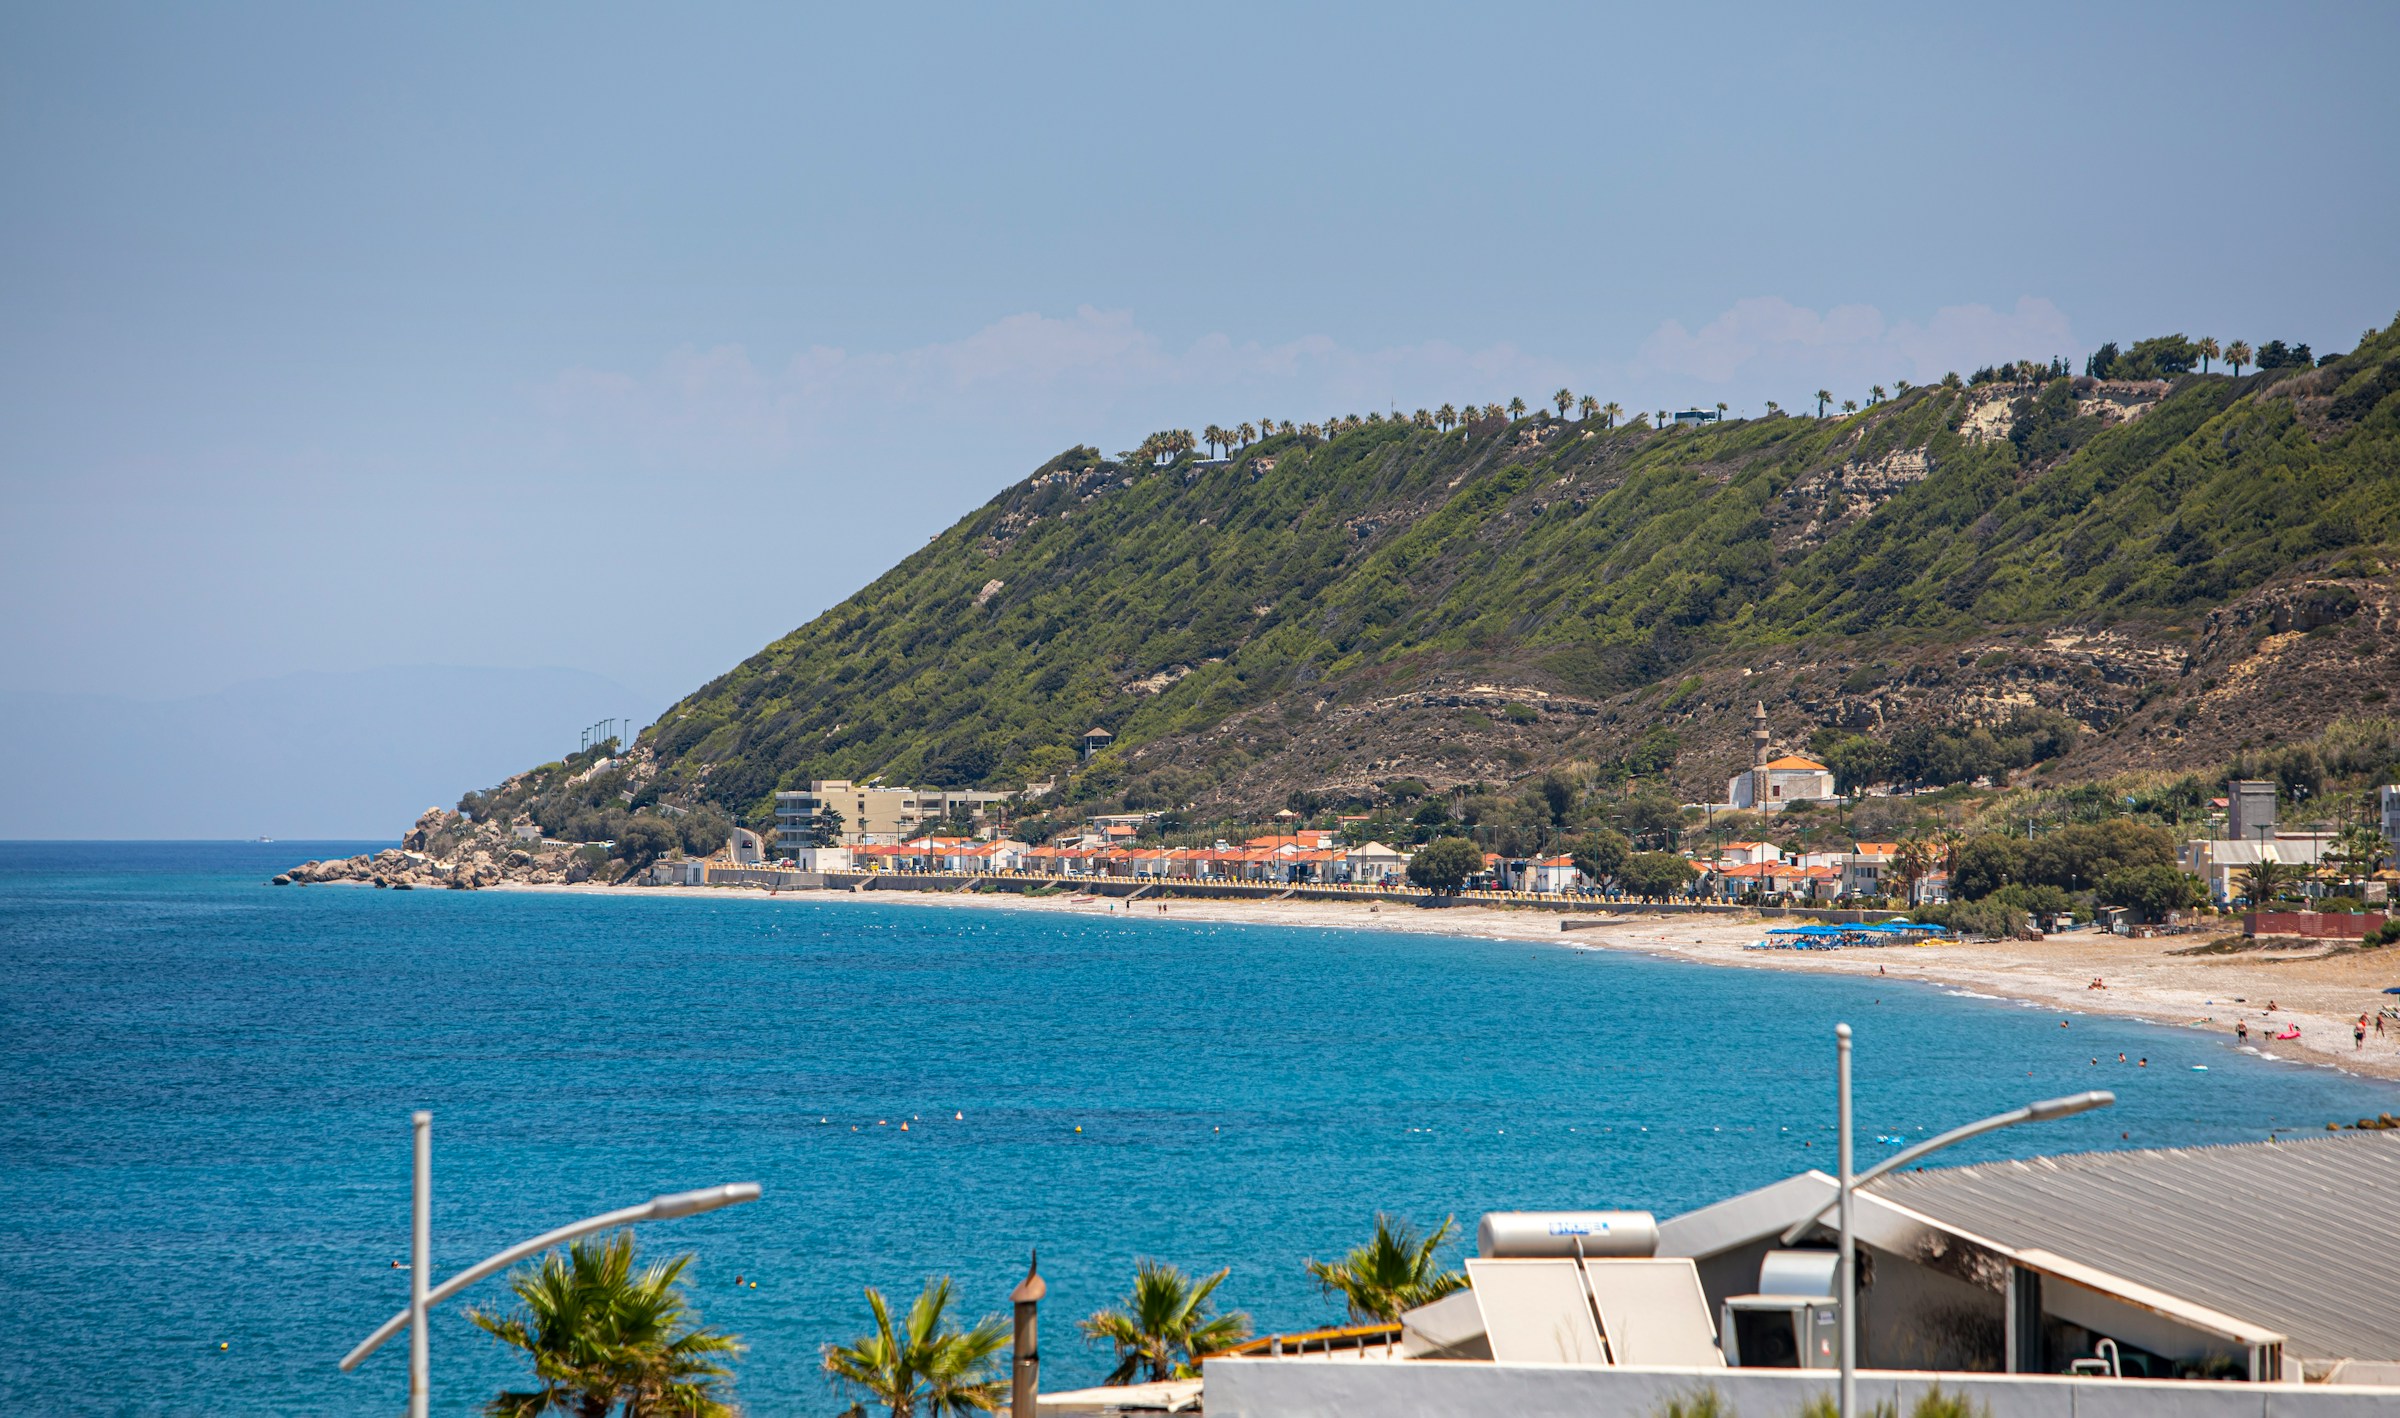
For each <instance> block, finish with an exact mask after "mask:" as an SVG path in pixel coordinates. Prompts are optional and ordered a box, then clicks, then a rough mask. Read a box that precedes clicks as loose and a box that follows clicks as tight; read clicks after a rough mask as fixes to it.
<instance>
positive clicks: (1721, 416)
mask: <svg viewBox="0 0 2400 1418" xmlns="http://www.w3.org/2000/svg"><path fill="white" fill-rule="evenodd" d="M1732 407H1733V405H1731V404H1728V403H1726V402H1725V401H1724V400H1723V399H1719V400H1717V422H1719V423H1723V422H1724V421H1725V411H1726V410H1727V409H1730V408H1732Z"/></svg>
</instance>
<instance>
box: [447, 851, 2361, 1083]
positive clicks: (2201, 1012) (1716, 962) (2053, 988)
mask: <svg viewBox="0 0 2400 1418" xmlns="http://www.w3.org/2000/svg"><path fill="white" fill-rule="evenodd" d="M482 889H483V890H487V891H539V892H564V893H575V894H595V893H605V894H608V895H612V896H616V895H626V894H631V895H636V896H651V895H668V896H673V897H676V898H679V899H682V898H689V899H695V900H722V899H740V900H760V901H772V900H782V899H785V898H796V899H801V900H828V901H830V900H853V901H874V902H877V903H879V904H886V905H892V904H911V905H920V906H927V907H948V908H950V909H954V910H998V911H1051V912H1064V913H1067V914H1076V915H1090V916H1116V917H1122V918H1128V919H1140V918H1143V917H1159V918H1161V919H1166V920H1182V921H1202V922H1208V923H1211V924H1228V925H1272V926H1303V927H1311V928H1317V929H1331V930H1375V931H1392V932H1409V933H1414V934H1423V935H1448V936H1469V937H1477V938H1481V939H1487V940H1518V941H1531V942H1538V943H1546V944H1552V945H1558V946H1561V947H1564V948H1566V949H1570V950H1604V951H1627V952H1631V953H1636V954H1643V955H1650V956H1654V957H1658V958H1662V959H1672V960H1683V961H1689V962H1692V963H1695V964H1702V965H1710V966H1715V967H1718V968H1725V969H1755V970H1777V971H1785V972H1790V973H1798V974H1826V975H1853V976H1863V977H1866V978H1868V979H1877V978H1886V979H1893V980H1913V981H1916V982H1919V983H1923V984H1931V985H1936V986H1944V987H1948V988H1950V989H1953V990H1958V991H1963V992H1964V993H1966V994H1968V995H1970V996H1980V997H1983V998H1986V999H1991V1000H1994V1001H2001V1000H2007V1001H2014V1002H2016V1003H2019V1004H2023V1005H2031V1006H2039V1007H2042V1008H2047V1009H2055V1010H2058V1011H2060V1012H2061V1013H2062V1014H2067V1015H2075V1014H2087V1015H2107V1016H2111V1017H2114V1018H2121V1019H2133V1020H2138V1021H2140V1022H2143V1023H2148V1024H2157V1025H2163V1026H2169V1027H2175V1028H2186V1029H2193V1028H2197V1029H2206V1030H2208V1031H2209V1032H2212V1033H2221V1034H2223V1035H2225V1036H2227V1040H2228V1042H2229V1043H2230V1042H2231V1040H2232V1035H2233V1033H2234V1026H2235V1023H2236V1021H2237V1020H2244V1021H2247V1022H2248V1024H2249V1026H2250V1043H2249V1047H2248V1051H2249V1052H2251V1053H2252V1054H2254V1055H2255V1056H2257V1057H2259V1058H2261V1059H2262V1060H2266V1061H2270V1062H2282V1063H2293V1064H2306V1065H2314V1066H2317V1067H2321V1068H2334V1069H2338V1070H2341V1071H2343V1072H2347V1073H2353V1074H2357V1075H2360V1076H2362V1077H2369V1078H2378V1079H2384V1080H2400V1020H2391V1019H2387V1020H2385V1021H2384V1028H2385V1032H2384V1033H2383V1034H2381V1035H2378V1034H2376V1033H2375V1031H2374V1027H2373V1018H2374V1015H2375V1011H2376V1010H2378V1009H2380V1008H2384V1007H2387V1006H2389V1007H2400V996H2387V995H2384V994H2381V993H2380V991H2381V990H2382V989H2383V988H2384V987H2386V986H2391V985H2400V947H2395V948H2391V949H2384V950H2375V951H2360V950H2355V949H2352V950H2349V951H2347V952H2343V953H2333V954H2327V953H2325V952H2323V951H2319V950H2310V951H2306V952H2301V953H2297V954H2293V953H2276V952H2268V951H2245V952H2241V953H2238V954H2229V955H2219V956H2176V955H2171V954H2169V952H2170V951H2172V950H2177V949H2187V948H2189V947H2190V946H2192V945H2196V944H2199V943H2200V942H2199V941H2197V940H2195V939H2194V938H2193V937H2190V936H2182V937H2166V938H2162V939H2154V940H2131V939H2125V938H2122V937H2117V936H2110V935H2105V934H2102V933H2100V932H2096V931H2076V932H2070V933H2068V934H2066V935H2059V936H2051V937H2049V938H2048V939H2046V940H2039V941H1985V942H1957V943H1952V942H1940V943H1934V944H1927V945H1894V946H1886V947H1882V948H1879V949H1867V950H1827V951H1801V950H1747V949H1744V947H1746V946H1748V945H1751V944H1753V943H1755V942H1756V941H1757V940H1758V939H1759V937H1760V936H1761V935H1762V933H1763V932H1764V930H1765V929H1766V926H1765V923H1764V922H1763V921H1762V920H1759V919H1741V918H1736V919H1732V920H1726V919H1723V918H1715V917H1705V918H1704V917H1689V916H1663V915H1662V916H1622V917H1614V918H1611V919H1608V920H1606V921H1605V922H1603V923H1601V924H1597V925H1592V926H1586V927H1583V928H1580V929H1577V930H1573V931H1567V930H1563V929H1562V928H1561V922H1562V921H1563V920H1564V919H1566V917H1564V916H1562V915H1561V914H1560V913H1558V912H1555V911H1548V910H1539V911H1537V910H1533V909H1528V908H1515V909H1511V908H1508V907H1501V906H1487V905H1458V906H1447V907H1442V908H1440V909H1427V908H1424V907H1420V906H1417V905H1414V904H1413V903H1410V902H1404V901H1357V902H1351V901H1254V900H1224V899H1202V898H1189V897H1169V898H1167V899H1166V901H1165V905H1166V911H1165V912H1164V913H1163V916H1162V915H1161V913H1160V912H1158V911H1157V910H1155V909H1154V907H1155V906H1156V905H1157V904H1158V902H1157V900H1156V899H1155V898H1153V899H1151V900H1145V901H1142V902H1138V903H1133V906H1132V909H1131V910H1126V909H1123V908H1124V907H1125V905H1126V903H1124V902H1121V901H1116V900H1112V899H1110V898H1106V897H1102V898H1099V899H1096V900H1092V901H1088V902H1076V901H1075V900H1074V899H1073V898H1072V897H1070V896H1048V897H1027V896H1023V895H1019V894H1017V893H1014V892H993V893H977V892H959V891H892V892H849V891H832V890H805V889H803V890H792V891H770V890H767V889H766V888H763V887H747V886H716V887H635V888H626V887H612V886H600V885H594V884H591V883H579V884H576V885H565V884H556V885H535V884H531V883H519V882H509V883H504V884H501V885H497V886H490V887H485V888H482ZM2095 979H2097V980H2100V981H2102V982H2103V983H2104V984H2105V986H2106V987H2105V988H2103V989H2097V990H2095V989H2092V988H2090V985H2091V982H2092V981H2093V980H2095ZM2269 1002H2273V1003H2274V1004H2276V1005H2277V1008H2276V1009H2275V1010H2274V1011H2273V1012H2272V1013H2269V1012H2268V1009H2267V1005H2268V1003H2269ZM2362 1012H2363V1013H2365V1014H2366V1015H2368V1016H2369V1025H2368V1031H2367V1039H2366V1047H2365V1048H2363V1049H2354V1048H2353V1047H2352V1039H2351V1025H2352V1023H2353V1022H2354V1021H2355V1020H2356V1019H2357V1018H2358V1016H2359V1015H2360V1014H2361V1013H2362ZM2290 1024H2297V1025H2299V1027H2300V1031H2301V1033H2300V1038H2299V1039H2298V1040H2294V1041H2287V1042H2281V1043H2278V1042H2274V1041H2271V1040H2269V1039H2268V1038H2267V1037H2266V1036H2267V1035H2269V1034H2271V1033H2273V1032H2275V1030H2276V1029H2278V1028H2282V1027H2285V1026H2288V1025H2290Z"/></svg>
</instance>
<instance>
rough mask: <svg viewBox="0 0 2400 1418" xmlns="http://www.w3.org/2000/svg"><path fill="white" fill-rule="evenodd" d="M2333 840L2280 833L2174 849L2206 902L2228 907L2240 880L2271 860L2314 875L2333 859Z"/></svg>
mask: <svg viewBox="0 0 2400 1418" xmlns="http://www.w3.org/2000/svg"><path fill="white" fill-rule="evenodd" d="M2333 849H2334V839H2333V838H2331V837H2329V836H2326V835H2323V834H2321V833H2306V832H2281V833H2277V834H2276V835H2275V836H2274V837H2273V838H2272V839H2270V840H2268V841H2264V842H2238V841H2234V840H2231V839H2228V838H2218V839H2214V840H2202V841H2195V842H2186V843H2184V844H2183V845H2182V846H2180V847H2178V848H2176V849H2175V856H2176V860H2177V863H2178V864H2179V865H2180V866H2182V868H2183V869H2184V870H2185V871H2187V872H2190V873H2191V874H2192V875H2194V876H2196V877H2198V878H2200V880H2201V882H2202V884H2203V885H2205V886H2206V887H2207V888H2208V899H2209V900H2211V901H2213V902H2215V903H2216V904H2217V905H2219V906H2229V905H2231V904H2233V902H2235V901H2237V900H2239V899H2240V898H2241V894H2242V878H2243V876H2244V874H2245V873H2247V872H2248V871H2249V869H2250V868H2252V867H2254V866H2256V865H2258V864H2259V863H2260V862H2262V861H2265V860H2267V859H2268V858H2270V857H2271V858H2273V859H2274V860H2276V861H2277V862H2280V863H2282V864H2283V865H2285V866H2287V867H2292V868H2294V869H2296V870H2298V871H2302V872H2309V871H2314V870H2315V869H2316V868H2317V866H2318V865H2319V864H2320V863H2322V862H2324V861H2325V860H2327V859H2328V858H2329V857H2331V856H2332V854H2333Z"/></svg>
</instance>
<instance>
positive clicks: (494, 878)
mask: <svg viewBox="0 0 2400 1418" xmlns="http://www.w3.org/2000/svg"><path fill="white" fill-rule="evenodd" d="M595 865H596V864H595V863H594V862H592V861H591V860H590V859H589V856H588V855H586V854H584V853H583V852H582V851H581V850H580V849H579V848H578V847H576V846H575V845H574V844H571V843H566V842H550V841H544V840H542V839H541V837H540V836H538V835H537V834H536V833H535V832H534V830H533V827H532V823H531V822H530V821H529V820H523V821H519V822H515V823H498V822H474V821H470V820H469V819H468V818H466V817H465V816H463V815H461V814H459V813H456V812H451V811H449V810H447V809H444V808H428V809H426V811H425V813H424V815H423V816H421V817H419V818H418V819H417V823H416V826H414V827H412V828H410V829H409V830H408V832H407V834H406V835H405V836H403V837H402V838H401V839H400V845H399V846H397V847H387V848H385V849H384V850H382V851H380V852H371V853H363V854H361V855H359V856H355V857H337V858H333V859H331V860H327V861H311V862H302V863H301V864H300V865H298V866H296V867H293V868H292V869H291V870H290V871H287V872H283V873H281V874H279V875H277V876H276V877H275V879H274V882H275V885H277V886H316V885H322V884H325V883H330V882H347V883H352V884H355V885H360V886H379V887H387V888H391V889H395V890H400V891H410V890H414V889H416V888H419V887H437V886H438V887H442V888H444V889H447V890H451V891H472V890H475V889H476V888H478V887H484V886H498V885H500V884H501V883H503V882H522V883H526V884H532V885H548V884H554V883H571V882H579V881H587V880H589V879H590V878H591V877H592V875H593V872H594V868H595ZM599 865H604V864H599Z"/></svg>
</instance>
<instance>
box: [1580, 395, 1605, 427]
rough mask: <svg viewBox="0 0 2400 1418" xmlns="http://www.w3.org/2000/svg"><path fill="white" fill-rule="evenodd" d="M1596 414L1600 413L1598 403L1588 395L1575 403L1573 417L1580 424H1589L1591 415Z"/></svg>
mask: <svg viewBox="0 0 2400 1418" xmlns="http://www.w3.org/2000/svg"><path fill="white" fill-rule="evenodd" d="M1598 412H1600V401H1599V400H1598V399H1595V398H1593V397H1592V396H1591V395H1589V394H1586V395H1584V396H1583V397H1582V398H1581V399H1578V400H1576V401H1575V417H1576V418H1577V419H1578V420H1580V421H1581V422H1584V423H1590V422H1591V421H1592V415H1594V414H1596V413H1598Z"/></svg>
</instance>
